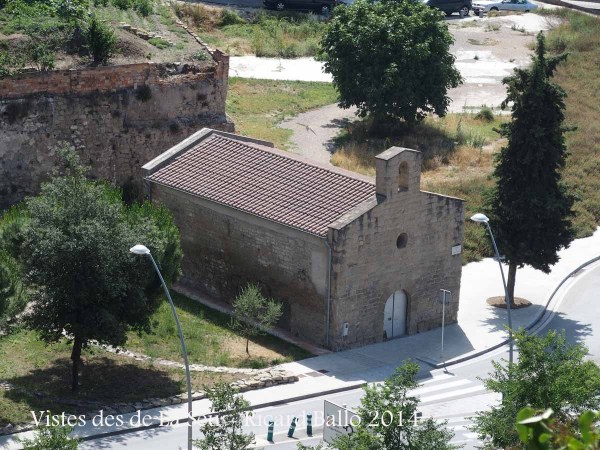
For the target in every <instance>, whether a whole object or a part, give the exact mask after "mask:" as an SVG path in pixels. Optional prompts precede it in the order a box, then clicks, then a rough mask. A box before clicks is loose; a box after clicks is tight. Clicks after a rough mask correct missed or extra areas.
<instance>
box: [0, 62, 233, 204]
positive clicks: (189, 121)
mask: <svg viewBox="0 0 600 450" xmlns="http://www.w3.org/2000/svg"><path fill="white" fill-rule="evenodd" d="M212 54H213V59H214V61H212V62H211V63H210V64H207V65H205V66H189V65H180V66H176V65H164V66H163V65H157V64H152V63H146V64H131V65H125V66H106V67H95V68H85V69H77V70H59V71H51V72H36V73H27V74H21V75H18V76H15V77H11V78H7V79H2V80H0V209H1V208H5V207H7V206H9V205H11V204H14V203H16V202H18V201H19V200H21V199H22V198H23V197H24V196H25V195H29V194H33V193H35V192H36V191H37V189H38V188H39V185H40V182H41V181H43V180H44V179H45V177H47V174H48V172H49V171H50V170H51V169H52V167H53V166H54V164H55V162H56V161H55V154H54V153H55V147H56V146H57V145H60V143H61V142H68V143H71V144H73V145H74V146H75V147H76V148H77V149H78V150H79V152H80V154H81V156H82V161H83V162H84V163H85V164H87V165H89V166H91V169H92V174H93V175H94V176H96V177H99V178H103V179H106V180H109V181H111V182H112V183H114V184H117V185H126V186H130V187H132V188H133V192H134V193H135V192H136V188H139V182H140V174H141V172H140V167H141V165H142V164H143V163H144V162H145V161H147V160H149V159H151V158H153V157H154V156H156V155H158V154H159V153H161V152H162V151H163V150H164V149H165V148H168V147H170V146H171V145H173V144H175V143H176V142H179V141H181V140H182V139H183V138H184V137H186V136H188V135H190V134H191V133H193V132H194V131H196V130H197V129H199V128H202V127H204V126H211V127H214V128H218V129H224V130H232V129H233V124H232V123H231V122H229V121H228V119H227V117H226V114H225V98H226V95H227V72H228V67H229V59H228V56H227V55H224V54H222V53H221V52H219V51H218V50H216V51H213V53H212Z"/></svg>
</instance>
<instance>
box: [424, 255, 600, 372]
mask: <svg viewBox="0 0 600 450" xmlns="http://www.w3.org/2000/svg"><path fill="white" fill-rule="evenodd" d="M597 261H600V256H596V257H595V258H592V259H590V260H589V261H586V262H585V263H583V264H581V265H580V266H578V267H577V268H576V269H575V270H573V271H571V272H570V273H569V274H568V275H567V276H566V277H564V278H563V279H562V281H561V282H560V283H559V284H558V286H557V287H556V289H554V291H553V292H552V294H550V297H549V298H548V300H547V301H546V304H545V305H544V307H543V308H542V309H541V311H540V312H539V313H538V315H537V316H536V317H534V319H533V320H532V321H531V322H530V323H529V324H528V325H526V326H525V327H524V328H525V330H527V331H531V330H532V329H533V328H534V327H535V326H536V325H537V324H538V323H539V322H540V321H541V320H542V318H543V317H544V316H545V315H546V314H547V313H548V312H550V313H551V314H553V313H554V311H553V310H552V309H550V303H551V302H552V300H554V297H555V295H556V294H557V293H558V291H559V290H560V288H561V287H562V286H563V285H564V284H565V283H566V282H567V281H568V280H569V279H571V277H573V276H574V275H575V274H577V272H579V271H580V270H582V269H584V268H585V267H587V266H589V265H591V264H593V263H595V262H597ZM506 344H508V339H504V340H503V341H502V342H500V343H498V344H494V345H492V346H491V347H488V348H485V349H483V350H476V351H474V352H471V353H467V354H465V355H463V356H459V357H458V358H455V359H452V360H450V361H446V362H443V363H437V364H434V363H432V362H429V361H424V360H420V361H422V362H424V363H425V364H427V365H429V366H431V367H433V368H434V369H443V368H445V367H448V366H454V365H456V364H460V363H463V362H465V361H468V360H470V359H474V358H477V357H479V356H482V355H485V354H486V353H489V352H492V351H494V350H496V349H499V348H500V347H502V346H504V345H506ZM417 359H418V358H417Z"/></svg>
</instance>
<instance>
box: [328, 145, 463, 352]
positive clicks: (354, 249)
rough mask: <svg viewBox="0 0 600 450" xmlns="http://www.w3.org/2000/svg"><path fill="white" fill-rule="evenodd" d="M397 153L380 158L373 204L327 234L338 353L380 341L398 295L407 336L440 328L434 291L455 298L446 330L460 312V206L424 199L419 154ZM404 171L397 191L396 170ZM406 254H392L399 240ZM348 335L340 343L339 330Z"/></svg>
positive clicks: (441, 199)
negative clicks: (389, 303)
mask: <svg viewBox="0 0 600 450" xmlns="http://www.w3.org/2000/svg"><path fill="white" fill-rule="evenodd" d="M399 150H401V149H396V150H394V148H392V149H390V150H388V151H386V152H384V153H383V154H381V155H379V156H378V160H377V181H376V184H377V196H376V197H374V198H373V200H372V201H371V202H367V203H366V204H363V205H361V206H360V207H358V208H356V209H355V210H354V211H351V212H349V213H348V214H347V215H346V216H345V217H343V218H341V219H340V220H339V221H338V222H337V223H335V224H334V225H333V226H332V227H331V228H330V233H329V238H330V240H331V243H332V247H333V270H332V294H331V295H332V307H331V308H332V309H331V330H330V333H331V346H332V348H334V349H341V348H346V347H350V346H353V345H358V344H360V345H363V344H367V343H370V342H378V341H381V340H382V339H383V338H384V336H383V322H384V306H385V303H386V300H387V299H388V298H389V297H390V296H391V295H392V294H393V293H394V292H395V291H398V290H403V291H404V292H405V293H406V294H407V297H408V305H407V321H406V330H407V333H408V334H413V333H418V332H423V331H426V330H429V329H431V328H433V327H435V326H439V325H441V319H442V305H441V303H439V302H438V293H439V289H442V288H443V289H447V290H450V291H451V292H452V296H453V298H452V303H451V304H450V305H449V306H447V308H446V323H451V322H455V321H456V318H457V312H458V300H459V299H458V293H459V288H460V275H461V256H460V254H457V255H452V247H454V246H456V245H460V244H462V240H463V225H464V212H463V202H462V201H461V200H459V199H454V198H450V197H445V196H441V195H438V194H433V193H428V192H422V191H420V190H419V184H420V163H421V161H420V158H421V154H420V153H419V152H415V151H411V150H404V151H399ZM402 162H405V163H406V166H407V168H408V183H407V187H406V188H402V187H399V166H400V163H402ZM402 233H405V234H406V246H405V247H403V248H398V247H397V240H398V237H399V236H400V234H402ZM346 322H347V323H348V324H349V332H348V335H347V336H346V337H343V336H342V327H343V324H344V323H346Z"/></svg>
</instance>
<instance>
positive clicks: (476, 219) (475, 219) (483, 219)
mask: <svg viewBox="0 0 600 450" xmlns="http://www.w3.org/2000/svg"><path fill="white" fill-rule="evenodd" d="M471 220H472V221H473V222H477V223H484V224H485V225H486V227H487V229H488V231H489V233H490V238H491V239H492V245H493V246H494V252H496V259H497V260H498V266H500V274H501V275H502V285H503V286H504V300H505V302H506V311H507V313H508V345H509V351H508V364H509V367H510V366H511V365H512V362H513V338H512V318H511V314H510V297H509V295H508V287H507V286H506V279H505V278H504V269H503V268H502V261H501V260H500V253H499V252H498V247H497V246H496V240H495V239H494V233H492V228H491V227H490V219H488V217H487V216H486V215H485V214H481V213H477V214H475V215H473V216H472V217H471Z"/></svg>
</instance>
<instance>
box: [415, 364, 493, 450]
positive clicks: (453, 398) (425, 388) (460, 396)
mask: <svg viewBox="0 0 600 450" xmlns="http://www.w3.org/2000/svg"><path fill="white" fill-rule="evenodd" d="M411 394H412V395H414V396H416V397H417V398H419V401H420V403H419V410H420V411H421V413H422V415H423V417H424V418H427V417H431V418H433V419H435V420H436V421H439V422H446V426H447V428H448V429H449V430H450V431H452V432H453V433H454V438H453V440H452V443H454V444H457V445H463V446H464V447H463V448H464V449H467V450H468V449H474V448H476V446H477V445H479V444H480V442H479V441H478V440H477V434H476V433H474V432H473V431H472V430H471V425H472V420H471V417H473V416H474V415H475V413H476V412H477V411H482V410H485V409H488V408H489V407H490V406H491V405H492V404H494V403H496V402H497V400H498V398H497V395H496V394H494V393H491V392H488V391H487V390H486V389H485V386H483V383H482V382H481V381H479V380H477V379H469V378H465V377H459V376H455V375H453V374H451V373H446V372H442V373H439V374H437V375H435V376H433V377H432V378H430V379H427V380H425V381H423V382H422V383H420V385H419V387H417V388H416V389H414V390H413V391H411Z"/></svg>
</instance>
